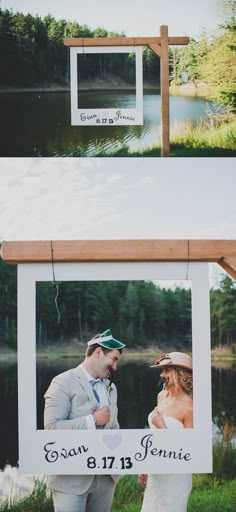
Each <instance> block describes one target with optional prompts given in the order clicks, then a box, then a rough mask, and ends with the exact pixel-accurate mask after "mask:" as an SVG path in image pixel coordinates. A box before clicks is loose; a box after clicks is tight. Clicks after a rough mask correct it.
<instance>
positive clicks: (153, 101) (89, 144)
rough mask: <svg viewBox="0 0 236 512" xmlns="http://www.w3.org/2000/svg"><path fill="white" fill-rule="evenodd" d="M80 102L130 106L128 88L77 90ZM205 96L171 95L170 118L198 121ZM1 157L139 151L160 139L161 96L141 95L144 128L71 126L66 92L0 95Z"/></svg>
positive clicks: (204, 110) (90, 154) (204, 111)
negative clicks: (127, 149)
mask: <svg viewBox="0 0 236 512" xmlns="http://www.w3.org/2000/svg"><path fill="white" fill-rule="evenodd" d="M81 95H82V99H83V105H85V106H90V105H91V104H96V105H97V107H99V106H101V104H102V105H103V104H104V102H105V103H106V104H108V105H109V106H114V105H117V104H118V105H120V106H125V107H127V108H128V107H131V108H132V107H133V106H134V101H135V97H134V94H133V92H132V91H130V92H129V91H127V90H126V91H119V92H118V93H114V92H113V93H109V91H103V92H102V93H99V95H98V93H97V92H92V93H89V94H88V93H86V92H83V93H81ZM207 103H209V102H207V101H206V100H205V99H202V98H198V97H181V96H171V98H170V121H171V127H172V128H174V125H175V123H176V122H182V121H185V120H187V119H192V120H194V121H199V120H200V119H201V118H204V117H205V116H206V105H207ZM0 112H1V117H0V119H1V121H0V123H1V138H0V156H6V157H7V156H14V157H17V156H19V157H20V156H77V155H78V156H96V152H97V151H98V150H99V149H101V148H102V149H103V150H105V151H106V152H107V154H109V152H111V151H114V150H118V149H119V148H120V146H121V145H123V144H126V145H127V146H128V147H129V148H131V149H133V150H135V149H139V150H140V149H142V148H145V147H148V146H152V145H153V144H155V143H157V142H159V141H160V95H159V94H158V92H150V91H146V92H145V93H144V124H143V126H112V127H111V126H109V127H106V126H102V127H97V126H86V127H84V126H76V127H75V126H73V127H72V126H71V125H70V95H69V92H60V93H41V94H39V93H21V94H0Z"/></svg>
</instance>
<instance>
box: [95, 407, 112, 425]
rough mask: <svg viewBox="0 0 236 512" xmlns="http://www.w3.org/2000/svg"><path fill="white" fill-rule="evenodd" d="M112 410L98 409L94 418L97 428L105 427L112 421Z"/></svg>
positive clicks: (106, 408)
mask: <svg viewBox="0 0 236 512" xmlns="http://www.w3.org/2000/svg"><path fill="white" fill-rule="evenodd" d="M110 416H111V415H110V410H109V408H108V407H107V406H104V407H101V409H96V411H94V413H93V417H94V420H95V423H96V426H97V427H104V425H106V424H107V423H108V422H109V421H110Z"/></svg>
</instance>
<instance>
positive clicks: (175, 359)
mask: <svg viewBox="0 0 236 512" xmlns="http://www.w3.org/2000/svg"><path fill="white" fill-rule="evenodd" d="M162 366H179V367H180V368H187V369H188V370H192V359H191V357H190V356H189V355H188V354H185V353H184V352H170V353H169V354H162V355H161V356H159V357H157V359H156V360H155V361H154V364H153V365H152V366H151V367H150V368H161V367H162Z"/></svg>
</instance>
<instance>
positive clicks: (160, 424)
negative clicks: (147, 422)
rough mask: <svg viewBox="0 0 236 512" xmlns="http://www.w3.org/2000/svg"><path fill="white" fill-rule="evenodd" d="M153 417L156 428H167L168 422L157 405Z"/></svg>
mask: <svg viewBox="0 0 236 512" xmlns="http://www.w3.org/2000/svg"><path fill="white" fill-rule="evenodd" d="M151 418H152V423H153V425H155V427H156V428H166V424H165V421H164V419H163V415H162V413H161V412H160V411H158V408H157V407H155V409H154V410H153V412H152V415H151Z"/></svg>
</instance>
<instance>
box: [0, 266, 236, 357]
mask: <svg viewBox="0 0 236 512" xmlns="http://www.w3.org/2000/svg"><path fill="white" fill-rule="evenodd" d="M56 292H57V290H56V288H55V283H53V281H52V282H43V283H37V286H36V330H37V336H36V337H37V343H38V346H39V347H40V348H43V347H46V345H47V344H53V343H55V345H57V346H59V345H60V344H62V343H65V342H68V341H71V340H73V339H75V340H79V341H82V342H86V341H88V339H90V337H92V336H93V335H94V334H95V333H97V332H101V331H103V330H105V329H107V328H111V329H112V332H113V335H114V336H116V337H118V338H120V339H123V340H125V341H126V342H127V343H128V345H129V347H130V348H132V347H133V348H136V347H143V348H145V347H146V346H147V345H151V344H152V345H154V344H155V345H156V344H158V345H159V346H161V347H165V346H166V347H174V348H176V349H181V348H182V349H183V348H185V349H186V350H188V349H190V350H191V342H192V333H191V290H190V289H187V288H184V287H176V288H175V289H172V288H162V287H160V286H159V285H157V284H156V283H154V282H152V281H91V282H82V281H77V282H61V283H59V294H58V299H57V304H56V302H55V298H56V294H57V293H56ZM56 305H57V306H58V310H59V313H60V317H59V316H58V311H57V307H56ZM210 310H211V338H212V347H215V346H219V345H224V344H228V345H232V344H235V342H236V287H235V282H234V281H233V280H232V279H231V278H230V277H229V276H225V277H224V278H223V279H222V281H221V282H220V286H219V288H212V289H211V290H210ZM16 315H17V268H16V266H13V265H6V264H5V263H4V262H3V261H2V260H0V346H2V347H3V346H4V347H6V346H9V347H11V348H15V347H16V339H17V317H16ZM58 320H60V321H59V322H58Z"/></svg>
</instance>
